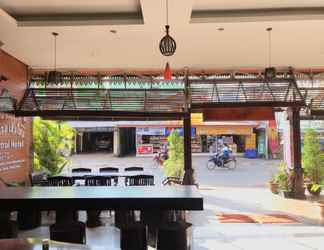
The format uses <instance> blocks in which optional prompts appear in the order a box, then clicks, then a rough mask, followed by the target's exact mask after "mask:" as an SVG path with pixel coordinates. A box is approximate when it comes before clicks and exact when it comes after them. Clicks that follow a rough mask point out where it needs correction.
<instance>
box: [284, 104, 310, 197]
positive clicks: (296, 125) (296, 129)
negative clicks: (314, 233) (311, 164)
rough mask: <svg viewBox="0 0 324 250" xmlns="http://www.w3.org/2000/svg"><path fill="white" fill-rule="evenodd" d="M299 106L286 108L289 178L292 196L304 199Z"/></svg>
mask: <svg viewBox="0 0 324 250" xmlns="http://www.w3.org/2000/svg"><path fill="white" fill-rule="evenodd" d="M299 111H300V110H299V108H296V107H292V108H289V109H288V118H289V130H290V131H289V132H290V159H291V168H292V170H291V171H292V172H291V173H290V176H289V180H290V186H291V188H292V192H293V195H294V198H297V199H305V198H306V196H305V188H304V177H303V169H302V165H301V135H300V115H299Z"/></svg>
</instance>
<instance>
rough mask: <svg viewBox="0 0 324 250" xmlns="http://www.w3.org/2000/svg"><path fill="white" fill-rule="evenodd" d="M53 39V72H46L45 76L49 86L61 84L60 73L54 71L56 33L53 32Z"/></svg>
mask: <svg viewBox="0 0 324 250" xmlns="http://www.w3.org/2000/svg"><path fill="white" fill-rule="evenodd" d="M52 35H53V37H54V70H52V71H50V72H48V76H47V82H48V83H51V84H59V83H61V82H62V78H63V76H62V72H59V71H56V38H57V36H58V33H56V32H53V33H52Z"/></svg>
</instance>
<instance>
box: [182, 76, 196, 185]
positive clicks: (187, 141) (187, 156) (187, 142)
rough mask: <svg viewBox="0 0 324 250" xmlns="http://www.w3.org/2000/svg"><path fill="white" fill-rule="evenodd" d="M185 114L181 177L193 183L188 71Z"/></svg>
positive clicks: (190, 183) (187, 183)
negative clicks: (182, 172)
mask: <svg viewBox="0 0 324 250" xmlns="http://www.w3.org/2000/svg"><path fill="white" fill-rule="evenodd" d="M184 111H185V115H184V118H183V139H184V140H183V144H184V170H185V174H184V177H183V184H184V185H194V184H195V180H194V174H193V168H192V155H191V115H190V93H189V79H188V72H187V76H186V80H185V104H184Z"/></svg>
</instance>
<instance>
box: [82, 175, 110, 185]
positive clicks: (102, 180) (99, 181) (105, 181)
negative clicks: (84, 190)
mask: <svg viewBox="0 0 324 250" xmlns="http://www.w3.org/2000/svg"><path fill="white" fill-rule="evenodd" d="M113 181H114V177H110V176H109V177H108V176H88V177H86V179H85V185H86V186H112V183H113Z"/></svg>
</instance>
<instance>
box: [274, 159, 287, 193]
mask: <svg viewBox="0 0 324 250" xmlns="http://www.w3.org/2000/svg"><path fill="white" fill-rule="evenodd" d="M274 182H275V183H278V185H279V188H280V190H282V191H284V192H289V191H290V187H289V181H288V174H287V172H286V163H285V162H283V161H282V162H280V164H279V166H278V172H277V174H276V175H275V176H274Z"/></svg>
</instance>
